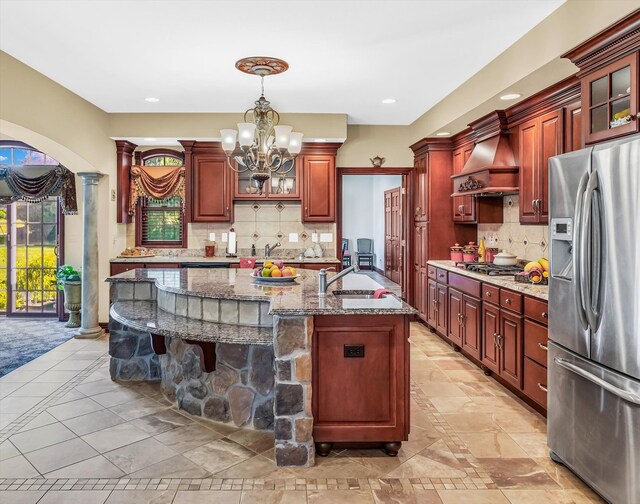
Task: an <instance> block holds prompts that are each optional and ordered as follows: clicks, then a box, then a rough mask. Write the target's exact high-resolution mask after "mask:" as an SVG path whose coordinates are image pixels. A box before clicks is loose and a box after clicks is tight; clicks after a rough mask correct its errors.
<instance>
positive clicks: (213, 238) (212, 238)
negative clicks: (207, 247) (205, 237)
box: [209, 233, 216, 242]
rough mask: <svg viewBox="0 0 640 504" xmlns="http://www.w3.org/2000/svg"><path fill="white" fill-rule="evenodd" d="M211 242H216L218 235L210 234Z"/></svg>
mask: <svg viewBox="0 0 640 504" xmlns="http://www.w3.org/2000/svg"><path fill="white" fill-rule="evenodd" d="M209 241H212V242H214V241H216V234H215V233H209Z"/></svg>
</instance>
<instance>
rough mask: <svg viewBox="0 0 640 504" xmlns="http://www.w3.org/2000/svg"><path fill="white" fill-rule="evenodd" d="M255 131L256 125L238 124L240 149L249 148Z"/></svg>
mask: <svg viewBox="0 0 640 504" xmlns="http://www.w3.org/2000/svg"><path fill="white" fill-rule="evenodd" d="M255 131H256V125H255V124H253V123H238V132H239V136H240V139H239V142H240V147H251V145H252V144H253V135H254V134H255Z"/></svg>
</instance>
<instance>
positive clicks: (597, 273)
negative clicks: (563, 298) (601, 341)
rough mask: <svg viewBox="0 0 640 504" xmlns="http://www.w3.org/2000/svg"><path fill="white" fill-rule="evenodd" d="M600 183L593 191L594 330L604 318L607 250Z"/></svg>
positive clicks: (592, 301)
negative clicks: (603, 301) (604, 264)
mask: <svg viewBox="0 0 640 504" xmlns="http://www.w3.org/2000/svg"><path fill="white" fill-rule="evenodd" d="M593 175H594V176H595V177H596V180H597V177H598V174H597V172H594V173H593ZM598 186H599V184H598V185H597V186H596V190H595V191H594V192H593V196H594V197H593V206H592V212H593V226H594V227H593V246H594V256H593V260H592V262H591V267H592V268H593V278H592V281H593V286H592V293H591V296H592V300H591V310H592V311H593V314H594V316H595V325H593V327H592V329H593V331H597V330H598V327H599V326H600V321H601V320H602V296H603V290H604V278H603V277H604V268H603V267H602V263H603V261H604V259H603V253H604V250H606V247H605V246H604V240H605V233H604V231H603V230H604V225H603V222H602V201H601V197H602V195H601V193H600V191H599V189H598Z"/></svg>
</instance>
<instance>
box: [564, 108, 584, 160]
mask: <svg viewBox="0 0 640 504" xmlns="http://www.w3.org/2000/svg"><path fill="white" fill-rule="evenodd" d="M564 110H565V114H564V126H565V127H564V149H563V152H572V151H575V150H580V149H582V148H583V147H584V133H583V130H582V109H581V108H580V102H576V103H572V104H571V105H568V106H567V107H565V109H564Z"/></svg>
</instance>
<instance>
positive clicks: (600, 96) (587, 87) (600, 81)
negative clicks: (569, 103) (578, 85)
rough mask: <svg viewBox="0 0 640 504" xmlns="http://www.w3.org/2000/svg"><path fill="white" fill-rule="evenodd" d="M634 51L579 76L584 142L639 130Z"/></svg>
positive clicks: (636, 68) (636, 69) (601, 139)
mask: <svg viewBox="0 0 640 504" xmlns="http://www.w3.org/2000/svg"><path fill="white" fill-rule="evenodd" d="M638 54H639V53H638V52H635V53H633V54H630V55H628V56H626V57H624V58H621V59H619V60H617V61H614V62H612V63H610V64H609V65H607V66H606V67H604V68H601V69H599V70H597V71H595V72H593V73H590V74H588V75H585V76H584V77H583V78H582V99H583V109H582V110H583V111H586V113H583V118H584V119H583V120H584V131H585V133H586V143H595V142H601V141H603V140H608V139H611V138H615V137H618V136H621V135H626V134H629V133H636V132H637V131H640V129H639V128H638V122H640V120H639V118H638V79H639V75H638Z"/></svg>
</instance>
